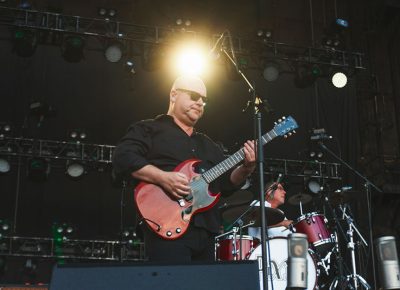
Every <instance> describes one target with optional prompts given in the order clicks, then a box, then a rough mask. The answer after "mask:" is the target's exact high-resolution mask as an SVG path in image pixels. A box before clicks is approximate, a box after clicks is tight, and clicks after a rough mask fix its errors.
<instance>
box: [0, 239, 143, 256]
mask: <svg viewBox="0 0 400 290" xmlns="http://www.w3.org/2000/svg"><path fill="white" fill-rule="evenodd" d="M0 256H14V257H39V258H53V259H75V260H76V259H78V260H82V261H84V260H87V261H89V260H102V261H144V260H145V259H146V257H145V245H144V242H135V243H134V244H133V245H132V244H129V243H128V242H124V241H115V240H80V239H68V240H64V241H62V242H61V243H60V242H56V240H55V239H53V238H40V237H20V236H4V237H2V238H1V239H0Z"/></svg>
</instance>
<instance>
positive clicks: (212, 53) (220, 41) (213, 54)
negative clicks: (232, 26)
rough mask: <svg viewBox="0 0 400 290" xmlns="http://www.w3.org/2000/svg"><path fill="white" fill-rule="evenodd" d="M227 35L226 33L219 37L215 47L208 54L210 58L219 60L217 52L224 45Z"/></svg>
mask: <svg viewBox="0 0 400 290" xmlns="http://www.w3.org/2000/svg"><path fill="white" fill-rule="evenodd" d="M225 33H226V31H224V32H222V33H221V35H220V36H219V37H218V39H217V41H216V42H215V44H214V46H213V47H212V48H211V49H210V51H209V52H208V57H210V58H213V59H217V58H218V53H217V50H220V49H218V48H221V46H222V44H223V43H224V40H225Z"/></svg>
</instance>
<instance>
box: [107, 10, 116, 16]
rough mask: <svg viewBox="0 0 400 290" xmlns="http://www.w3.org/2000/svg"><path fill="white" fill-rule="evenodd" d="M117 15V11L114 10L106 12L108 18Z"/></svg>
mask: <svg viewBox="0 0 400 290" xmlns="http://www.w3.org/2000/svg"><path fill="white" fill-rule="evenodd" d="M116 15H117V10H115V9H112V8H111V9H110V10H108V16H110V17H115V16H116Z"/></svg>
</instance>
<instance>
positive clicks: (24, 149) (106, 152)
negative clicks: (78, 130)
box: [0, 137, 115, 164]
mask: <svg viewBox="0 0 400 290" xmlns="http://www.w3.org/2000/svg"><path fill="white" fill-rule="evenodd" d="M114 148H115V146H111V145H99V144H88V143H81V142H77V141H75V142H67V141H52V140H40V139H27V138H9V137H5V138H3V139H0V155H7V156H22V157H43V158H48V159H56V160H57V159H60V160H79V161H84V162H97V163H106V164H108V163H111V160H112V155H113V150H114Z"/></svg>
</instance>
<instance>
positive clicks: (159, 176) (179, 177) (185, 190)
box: [132, 165, 190, 200]
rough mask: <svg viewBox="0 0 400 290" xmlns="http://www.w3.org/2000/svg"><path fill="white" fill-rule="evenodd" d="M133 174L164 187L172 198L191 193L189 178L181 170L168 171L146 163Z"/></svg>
mask: <svg viewBox="0 0 400 290" xmlns="http://www.w3.org/2000/svg"><path fill="white" fill-rule="evenodd" d="M132 176H133V177H134V178H136V179H140V180H142V181H145V182H148V183H153V184H156V185H158V186H160V187H162V188H163V189H164V191H165V192H166V193H167V194H168V195H169V196H170V197H171V198H172V199H176V200H179V199H181V198H182V197H185V196H186V195H188V194H189V193H190V187H189V178H188V177H187V176H186V175H185V174H183V173H181V172H167V171H163V170H161V169H158V168H157V167H155V166H153V165H146V166H144V167H142V168H140V169H139V170H137V171H135V172H132Z"/></svg>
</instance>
